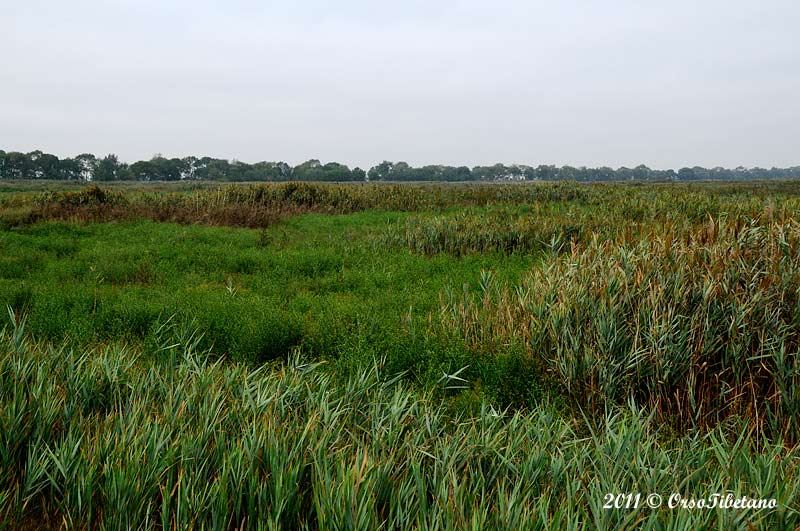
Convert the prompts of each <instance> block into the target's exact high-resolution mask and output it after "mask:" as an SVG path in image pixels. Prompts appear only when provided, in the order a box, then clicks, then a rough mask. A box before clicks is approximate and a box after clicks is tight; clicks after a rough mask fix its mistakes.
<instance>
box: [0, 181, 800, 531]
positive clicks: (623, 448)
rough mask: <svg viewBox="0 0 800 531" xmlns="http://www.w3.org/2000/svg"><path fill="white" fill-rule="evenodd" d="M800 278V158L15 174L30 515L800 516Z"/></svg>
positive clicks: (344, 525) (16, 360) (7, 337)
mask: <svg viewBox="0 0 800 531" xmlns="http://www.w3.org/2000/svg"><path fill="white" fill-rule="evenodd" d="M799 296H800V183H797V182H769V183H738V184H725V183H713V184H712V183H708V184H703V183H696V184H691V185H689V184H666V183H665V184H647V185H641V184H636V183H626V184H621V183H618V184H594V185H583V184H581V185H579V184H574V183H555V184H553V183H548V184H525V185H520V184H513V185H512V184H509V185H499V184H498V185H441V186H439V185H431V184H426V185H415V184H408V185H392V184H380V185H377V184H358V185H336V184H324V185H323V184H309V183H285V184H274V185H232V186H204V187H193V186H188V185H186V184H178V185H165V184H157V183H154V184H147V185H142V184H140V185H129V186H117V187H112V188H108V189H100V188H92V187H89V188H78V187H60V186H59V185H49V184H42V183H33V184H32V183H25V182H20V183H2V186H0V305H2V306H3V307H4V308H5V307H6V306H8V308H9V314H8V316H7V317H5V316H4V319H5V327H4V328H3V332H2V334H1V336H2V337H0V343H2V350H0V529H2V528H8V529H61V528H63V529H262V528H263V529H277V528H309V529H377V528H384V529H407V528H418V529H464V528H469V529H598V528H600V529H635V528H646V529H712V528H713V529H743V530H745V529H795V528H798V527H800V507H799V505H800V502H799V500H800V498H799V497H798V495H799V494H800V473H799V472H798V465H800V447H798V443H800V424H799V423H798V418H800V417H799V415H800V361H798V355H797V353H798V348H800V305H799V304H798V303H799V302H800V301H799V300H798V297H799ZM627 493H632V494H636V493H640V494H641V495H642V500H643V499H644V497H645V496H647V495H648V494H651V493H656V494H659V495H661V496H663V498H664V506H662V507H661V508H658V509H652V508H650V507H648V506H647V505H646V504H644V503H640V504H639V506H638V507H636V508H626V509H616V508H612V509H604V508H603V503H604V501H605V499H604V496H605V495H607V494H627ZM673 493H676V494H679V495H680V496H683V497H684V498H690V497H693V498H696V499H698V498H706V497H708V496H710V495H712V494H721V495H723V496H724V495H727V494H731V495H733V496H734V497H736V498H740V497H742V496H746V497H748V498H774V499H775V500H776V505H777V506H776V507H775V508H763V509H753V508H738V509H734V508H729V509H720V508H714V509H697V508H695V509H688V508H680V507H678V508H673V509H670V508H668V507H667V499H668V498H669V497H670V495H672V494H673Z"/></svg>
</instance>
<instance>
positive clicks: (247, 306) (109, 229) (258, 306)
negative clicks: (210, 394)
mask: <svg viewBox="0 0 800 531" xmlns="http://www.w3.org/2000/svg"><path fill="white" fill-rule="evenodd" d="M398 216H401V215H399V214H393V213H382V212H364V213H358V214H350V215H346V216H335V217H333V216H326V215H305V216H301V217H296V218H291V219H289V220H287V221H285V222H283V223H281V224H279V225H276V226H273V227H270V228H268V229H264V230H260V231H259V230H246V229H229V228H220V227H202V226H179V225H171V224H159V223H152V222H121V223H111V224H90V225H83V226H79V227H78V226H74V225H68V224H62V223H41V224H36V225H33V226H30V227H27V228H24V229H18V230H14V231H6V232H2V233H0V249H2V256H3V257H4V258H3V260H2V261H1V262H0V304H3V305H9V306H11V307H12V308H14V309H15V310H16V311H17V312H20V313H24V314H25V315H27V318H28V327H29V330H30V332H31V333H32V334H33V335H34V336H35V337H37V338H41V339H46V340H51V341H56V342H58V341H62V340H64V339H65V338H66V339H68V340H70V341H71V342H72V343H73V344H75V345H82V344H96V343H102V342H106V341H113V340H117V339H124V340H127V341H131V342H134V343H141V342H146V341H148V340H149V338H150V335H151V334H152V331H153V330H154V328H155V327H157V325H158V323H159V322H160V320H163V319H165V318H167V317H169V316H171V315H176V316H177V318H178V319H179V320H182V321H186V322H195V323H197V325H198V326H199V327H200V329H201V330H202V332H203V334H204V339H203V346H204V347H207V348H212V347H213V349H214V351H215V352H216V353H217V354H219V355H225V356H228V357H231V358H233V359H237V360H242V361H249V362H256V363H257V362H263V361H269V360H272V359H285V358H286V356H287V355H288V354H289V352H290V351H291V350H292V349H293V348H300V349H301V350H302V351H303V352H304V353H305V354H307V355H309V356H313V357H326V358H331V359H339V358H341V359H342V364H350V365H354V366H357V365H358V364H359V363H360V362H362V361H369V360H370V359H371V358H370V356H372V355H373V354H374V353H375V352H376V349H377V348H378V347H380V349H382V350H389V351H392V350H394V351H396V355H394V356H391V364H392V366H393V368H394V369H397V370H409V371H410V374H411V377H412V378H414V379H415V380H416V381H418V382H419V383H422V384H426V383H431V379H432V377H433V376H434V375H436V376H437V378H438V370H439V369H440V368H442V369H443V370H455V369H458V368H459V367H453V366H452V363H455V361H453V360H458V362H459V363H461V362H465V359H466V357H467V353H466V351H465V350H464V349H463V347H459V345H458V344H457V342H455V341H451V340H450V338H438V337H437V338H433V337H429V336H427V335H426V334H425V333H424V332H425V331H426V329H427V326H428V324H427V320H428V316H429V314H431V312H434V311H435V310H436V308H437V307H438V300H439V299H438V297H439V291H440V290H441V286H442V285H444V284H446V283H449V284H453V285H458V286H461V285H463V284H467V285H470V284H472V285H473V288H475V289H476V288H477V286H476V285H475V284H476V283H475V279H476V278H477V277H478V275H479V273H480V271H481V270H482V269H489V268H492V269H493V270H495V272H496V274H497V275H499V276H501V277H502V278H505V279H508V280H509V281H512V280H515V279H516V278H518V277H519V276H520V275H521V273H522V272H523V271H524V270H526V269H528V268H529V267H530V266H531V264H532V263H534V261H535V259H534V258H533V257H530V256H518V257H514V258H512V259H505V258H504V259H502V260H501V259H499V256H493V255H486V256H477V255H476V256H472V257H469V258H467V259H463V260H458V259H455V258H453V257H450V256H444V255H443V256H439V257H435V258H434V259H428V258H425V257H422V256H417V255H415V254H412V253H409V252H407V251H405V250H402V249H399V250H386V249H384V248H383V247H381V246H380V245H379V243H378V242H377V241H376V238H374V237H373V235H375V234H378V233H379V232H380V231H381V230H382V228H383V227H384V226H385V225H386V224H387V223H388V222H389V221H391V220H394V219H396V218H398ZM415 331H416V332H418V333H417V334H414V332H415ZM418 348H423V349H428V350H429V351H430V352H431V356H430V357H429V358H428V359H426V360H425V362H423V363H419V362H418V360H417V359H416V358H417V354H416V352H413V351H414V350H415V349H418ZM467 361H468V360H467ZM465 364H467V363H466V362H465ZM474 365H475V367H478V366H480V363H476V364H474ZM485 365H488V364H485ZM484 370H489V368H488V367H487V368H485V369H484ZM433 381H435V378H434V379H433Z"/></svg>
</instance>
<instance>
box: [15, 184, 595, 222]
mask: <svg viewBox="0 0 800 531" xmlns="http://www.w3.org/2000/svg"><path fill="white" fill-rule="evenodd" d="M585 196H586V193H585V191H584V190H583V186H581V185H578V184H574V183H556V184H552V183H549V184H540V185H532V186H508V185H507V186H497V185H485V184H484V185H481V184H474V185H463V186H453V185H435V184H434V185H414V186H410V185H391V184H367V183H364V184H322V183H304V182H289V183H279V184H259V185H229V186H224V187H219V188H217V189H200V190H188V191H174V192H169V191H167V192H164V191H159V192H149V191H147V189H146V188H143V189H142V191H120V190H117V189H114V188H99V187H97V186H91V187H87V188H85V189H82V190H78V191H57V192H45V193H39V194H33V195H31V194H27V196H26V197H25V198H24V200H21V199H20V200H17V201H16V203H15V204H11V203H9V204H8V205H7V208H9V209H13V208H16V210H17V211H19V209H20V208H22V207H23V206H27V207H28V212H27V213H28V217H20V215H19V214H17V215H10V217H9V220H10V222H9V221H8V220H7V221H6V224H17V225H19V224H24V223H26V222H27V223H30V222H35V221H38V220H48V219H51V220H52V219H55V220H71V221H81V222H102V221H112V220H123V219H124V220H131V219H150V220H155V221H169V222H176V223H205V224H211V225H231V226H241V227H251V228H258V227H266V226H269V225H271V224H273V223H275V222H276V221H278V220H281V219H284V218H286V217H289V216H293V215H297V214H302V213H309V212H316V213H326V214H347V213H352V212H359V211H363V210H368V209H376V210H391V211H418V210H435V209H442V208H446V207H450V206H456V205H487V204H494V203H526V202H536V201H550V200H563V201H578V200H582V199H583V198H585ZM20 201H22V203H20Z"/></svg>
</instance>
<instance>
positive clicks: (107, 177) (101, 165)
mask: <svg viewBox="0 0 800 531" xmlns="http://www.w3.org/2000/svg"><path fill="white" fill-rule="evenodd" d="M119 170H120V163H119V159H118V158H117V156H116V155H114V154H113V153H109V154H108V155H106V156H105V157H103V158H102V159H100V160H99V161H97V166H96V167H95V170H94V175H93V176H92V180H95V181H116V180H118V179H119Z"/></svg>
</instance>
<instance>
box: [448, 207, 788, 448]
mask: <svg viewBox="0 0 800 531" xmlns="http://www.w3.org/2000/svg"><path fill="white" fill-rule="evenodd" d="M765 216H767V215H765ZM480 286H481V289H480V290H479V292H478V293H477V294H473V293H466V294H455V293H454V292H453V290H446V291H445V292H444V294H443V296H442V304H441V312H440V317H441V322H442V323H443V325H444V326H445V327H447V328H455V329H456V330H457V331H458V333H460V334H462V335H463V336H464V337H465V338H466V340H467V341H468V342H469V343H470V344H471V346H472V348H473V349H478V350H480V349H488V348H490V345H497V344H498V343H502V342H504V341H506V342H508V341H521V342H523V343H524V344H525V345H527V348H528V349H529V352H530V354H531V355H532V356H533V357H535V358H536V359H537V360H541V361H542V363H543V365H544V366H545V367H546V368H547V370H548V372H549V373H550V374H551V375H552V377H553V379H554V381H557V382H558V383H559V385H562V386H563V388H564V389H565V391H566V392H567V393H568V394H569V395H570V396H572V397H574V398H575V399H576V400H577V401H578V402H579V403H581V404H584V405H585V406H588V407H589V408H602V407H604V404H606V403H608V402H612V403H618V404H622V403H625V402H626V401H628V400H633V401H634V402H635V403H637V404H638V405H640V406H643V407H647V408H649V409H651V410H652V411H655V412H657V413H658V418H659V420H660V421H662V422H668V423H670V424H672V425H674V426H676V427H680V426H683V427H687V426H689V427H708V426H716V425H718V424H719V423H720V422H722V421H723V420H724V419H725V418H727V417H729V416H731V415H738V416H741V417H743V418H749V419H751V420H752V421H753V427H754V428H755V429H758V430H763V431H765V432H767V433H769V434H771V435H776V434H777V435H779V436H781V437H788V438H791V439H792V440H797V439H798V437H799V436H800V431H798V421H797V419H798V418H799V417H798V415H799V414H800V361H798V354H797V353H798V337H800V312H798V308H799V307H800V306H798V293H800V224H798V222H796V221H794V220H786V221H773V222H769V221H768V220H766V219H765V220H764V221H757V220H751V221H749V222H747V221H742V220H741V219H737V220H733V221H730V220H725V219H717V220H713V219H709V220H708V221H707V223H705V224H704V225H702V226H700V227H696V228H694V229H692V230H691V231H690V232H689V233H688V234H684V233H675V232H672V231H670V230H669V228H666V230H665V231H661V232H658V233H656V234H651V235H650V236H649V237H647V238H644V239H642V240H640V241H634V242H629V243H626V242H625V241H624V240H616V241H615V240H601V239H599V238H597V237H595V238H594V239H593V240H592V241H591V242H590V243H588V244H587V245H585V246H578V245H574V246H573V247H572V250H571V252H569V253H567V254H565V255H563V256H561V257H558V258H555V259H554V260H552V261H551V262H550V263H549V265H546V266H544V267H540V268H539V267H537V268H536V269H534V270H532V271H531V272H530V274H529V275H528V276H527V277H526V278H524V279H523V280H522V281H521V282H520V283H519V284H517V285H515V286H508V285H502V284H501V283H498V282H493V280H492V277H491V274H490V273H486V274H485V275H484V277H483V278H482V279H481V283H480Z"/></svg>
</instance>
